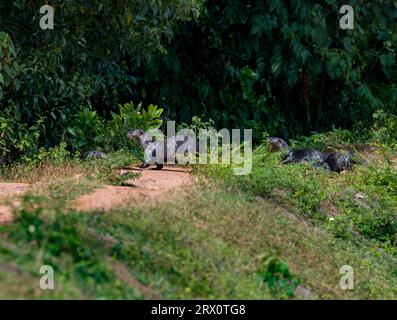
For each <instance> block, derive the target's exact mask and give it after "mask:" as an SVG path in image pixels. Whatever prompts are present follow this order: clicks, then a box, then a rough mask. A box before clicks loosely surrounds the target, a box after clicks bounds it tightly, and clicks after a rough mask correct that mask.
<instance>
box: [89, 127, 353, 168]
mask: <svg viewBox="0 0 397 320" xmlns="http://www.w3.org/2000/svg"><path fill="white" fill-rule="evenodd" d="M144 135H145V131H144V130H141V129H134V130H132V131H129V132H128V133H127V138H129V139H131V140H133V141H135V142H136V143H138V144H139V145H140V146H141V148H142V149H143V151H144V153H145V159H146V156H147V154H149V153H150V154H151V153H153V152H155V150H156V148H157V147H158V143H159V142H157V143H156V142H151V141H145V140H144ZM183 142H184V141H178V140H177V139H176V138H175V137H168V138H167V139H165V140H164V141H162V142H161V143H162V144H163V147H164V152H165V157H164V161H165V162H166V159H167V149H170V148H171V147H178V146H179V145H180V144H181V143H183ZM267 143H268V146H269V150H270V151H273V152H275V151H281V152H283V153H282V163H283V164H287V163H299V162H308V163H310V164H311V165H312V166H313V167H314V168H324V169H326V170H329V171H333V172H342V171H344V170H349V169H350V168H351V166H352V156H353V154H352V153H351V152H348V151H341V152H322V151H319V150H315V149H297V150H292V149H291V148H290V147H289V145H288V144H287V143H286V142H285V141H284V140H283V139H281V138H277V137H270V138H268V139H267ZM85 157H86V158H87V159H95V158H105V157H106V154H104V153H103V152H100V151H89V152H87V153H86V156H85ZM148 167H150V164H149V163H147V162H146V161H144V162H143V163H142V164H141V165H140V168H142V169H145V168H148ZM162 168H163V164H162V163H156V169H158V170H161V169H162Z"/></svg>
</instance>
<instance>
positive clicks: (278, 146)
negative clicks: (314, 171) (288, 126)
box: [267, 137, 352, 172]
mask: <svg viewBox="0 0 397 320" xmlns="http://www.w3.org/2000/svg"><path fill="white" fill-rule="evenodd" d="M267 142H268V145H269V149H270V151H284V152H285V153H284V154H283V156H282V163H284V164H285V163H298V162H302V161H307V162H310V163H312V165H313V167H314V168H319V167H323V168H325V169H327V170H330V171H333V172H341V171H343V170H349V169H350V168H351V162H352V160H351V154H350V153H349V152H347V151H344V152H331V153H326V152H321V151H318V150H315V149H300V150H292V149H291V148H290V147H289V145H288V144H287V143H286V142H285V141H284V140H283V139H281V138H277V137H270V138H268V139H267Z"/></svg>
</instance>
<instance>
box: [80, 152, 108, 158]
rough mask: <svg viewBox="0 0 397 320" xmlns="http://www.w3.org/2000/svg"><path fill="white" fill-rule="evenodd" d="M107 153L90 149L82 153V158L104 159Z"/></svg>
mask: <svg viewBox="0 0 397 320" xmlns="http://www.w3.org/2000/svg"><path fill="white" fill-rule="evenodd" d="M107 157H108V155H107V154H106V153H104V152H102V151H97V150H90V151H87V152H84V153H83V158H84V159H86V160H95V159H106V158H107Z"/></svg>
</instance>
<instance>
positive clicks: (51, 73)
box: [0, 0, 199, 160]
mask: <svg viewBox="0 0 397 320" xmlns="http://www.w3.org/2000/svg"><path fill="white" fill-rule="evenodd" d="M50 4H51V5H53V6H54V8H55V18H54V22H55V25H54V30H42V29H41V28H40V26H39V21H40V18H41V17H42V16H43V15H42V14H40V11H39V10H40V7H41V6H42V5H43V2H42V1H34V2H33V3H32V2H31V1H26V0H18V1H9V2H4V1H3V2H2V3H1V4H0V21H1V24H0V31H1V33H0V46H1V55H0V106H1V107H0V110H1V113H0V128H1V129H0V130H1V133H2V138H3V141H2V145H0V148H1V149H0V151H1V154H0V156H1V158H2V159H3V160H8V159H9V157H10V155H12V156H18V155H22V154H32V153H33V152H35V151H37V149H38V147H39V146H40V145H44V146H46V147H48V146H50V145H54V144H56V143H58V142H59V140H61V139H62V137H63V136H64V134H65V133H66V129H67V128H68V127H70V126H71V125H72V123H73V122H75V115H76V114H77V113H78V112H80V111H81V110H83V109H86V108H93V109H95V110H96V111H97V112H98V114H99V115H100V116H104V117H110V115H111V112H112V111H116V110H117V109H118V106H117V104H118V103H126V102H129V101H130V100H131V99H132V98H135V94H134V89H133V88H134V86H135V85H136V82H137V81H138V80H137V79H136V77H135V76H136V73H135V72H134V70H135V69H136V68H137V67H138V66H139V65H140V64H142V63H148V61H150V58H151V55H152V54H153V53H154V52H156V51H159V52H164V51H165V47H164V45H166V44H167V42H168V41H169V39H170V38H171V36H172V28H173V27H174V26H175V25H177V24H178V23H179V22H180V21H184V20H188V19H191V18H194V16H196V17H197V15H198V10H199V6H198V4H199V1H197V0H188V1H186V0H166V1H164V0H147V1H140V0H139V1H138V0H135V1H109V0H102V1H77V0H76V1H67V2H65V1H50ZM25 135H26V137H25Z"/></svg>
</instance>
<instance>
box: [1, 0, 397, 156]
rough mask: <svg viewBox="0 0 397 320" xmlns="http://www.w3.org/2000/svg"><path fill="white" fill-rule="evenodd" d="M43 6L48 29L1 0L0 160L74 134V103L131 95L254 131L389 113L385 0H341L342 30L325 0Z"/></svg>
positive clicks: (351, 121) (390, 49)
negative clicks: (347, 15) (345, 0)
mask: <svg viewBox="0 0 397 320" xmlns="http://www.w3.org/2000/svg"><path fill="white" fill-rule="evenodd" d="M49 4H51V5H53V6H54V8H55V28H54V30H41V28H40V27H39V20H40V18H41V17H42V14H40V12H39V9H40V6H41V5H43V3H42V1H34V2H33V3H32V2H30V1H26V0H17V1H11V2H2V3H1V4H0V21H1V24H0V46H1V54H0V131H1V136H2V140H1V142H0V152H1V159H2V160H3V161H8V160H11V159H13V158H16V157H19V156H21V155H24V154H28V155H29V154H32V153H35V152H37V150H38V148H39V147H40V146H45V147H49V146H51V145H55V144H57V143H59V141H61V140H62V139H64V138H65V136H66V137H68V138H70V141H74V140H73V139H74V136H73V134H72V137H70V134H71V132H72V131H71V130H69V129H68V128H71V127H73V126H74V125H75V123H76V117H78V113H79V112H87V111H90V110H91V111H92V112H96V114H97V116H98V117H100V118H101V119H102V118H104V119H111V118H112V112H115V111H117V110H118V109H119V107H118V105H119V104H124V103H127V102H130V101H131V100H133V101H134V102H135V103H138V102H139V101H143V102H144V106H146V105H149V104H151V103H155V104H157V105H159V107H161V108H163V109H164V111H165V112H164V116H165V117H166V118H167V119H171V120H177V121H178V120H179V121H184V122H187V121H190V119H191V118H192V117H193V116H200V117H201V116H202V115H204V119H209V118H211V119H213V120H214V121H215V124H216V125H217V126H218V127H221V126H225V127H234V128H239V127H243V128H253V129H255V138H256V139H257V140H258V138H259V137H260V136H261V132H262V131H267V132H269V133H271V134H278V135H281V136H283V137H293V136H297V135H301V134H305V133H308V132H310V131H313V130H315V131H323V130H328V129H331V128H332V127H344V128H349V127H354V126H357V124H358V123H364V124H368V123H369V122H370V121H371V120H372V114H373V113H374V112H375V111H376V110H380V109H382V110H384V111H385V112H387V113H396V101H397V88H396V85H395V82H396V80H397V79H396V78H397V75H396V72H395V71H394V70H395V67H396V51H395V50H396V44H397V2H396V1H392V0H385V1H372V2H363V1H359V0H352V1H350V4H351V5H353V7H354V9H355V20H354V22H355V24H354V30H342V29H341V28H340V26H339V19H340V18H341V17H342V14H340V13H339V10H340V6H341V4H340V3H339V2H338V1H336V0H321V1H318V2H317V3H314V4H313V3H312V2H311V1H306V0H292V1H278V0H262V1H243V0H220V1H216V2H213V1H207V2H205V1H201V0H188V1H186V0H184V1H182V0H145V1H138V0H134V1H126V0H120V1H109V0H101V1H77V0H73V1H67V2H65V1H50V2H49ZM83 110H86V111H83ZM101 121H102V120H101ZM103 121H105V120H103ZM82 130H84V129H82ZM91 134H94V132H92V133H91ZM80 142H81V141H80ZM85 145H87V144H85ZM74 147H76V146H74Z"/></svg>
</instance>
